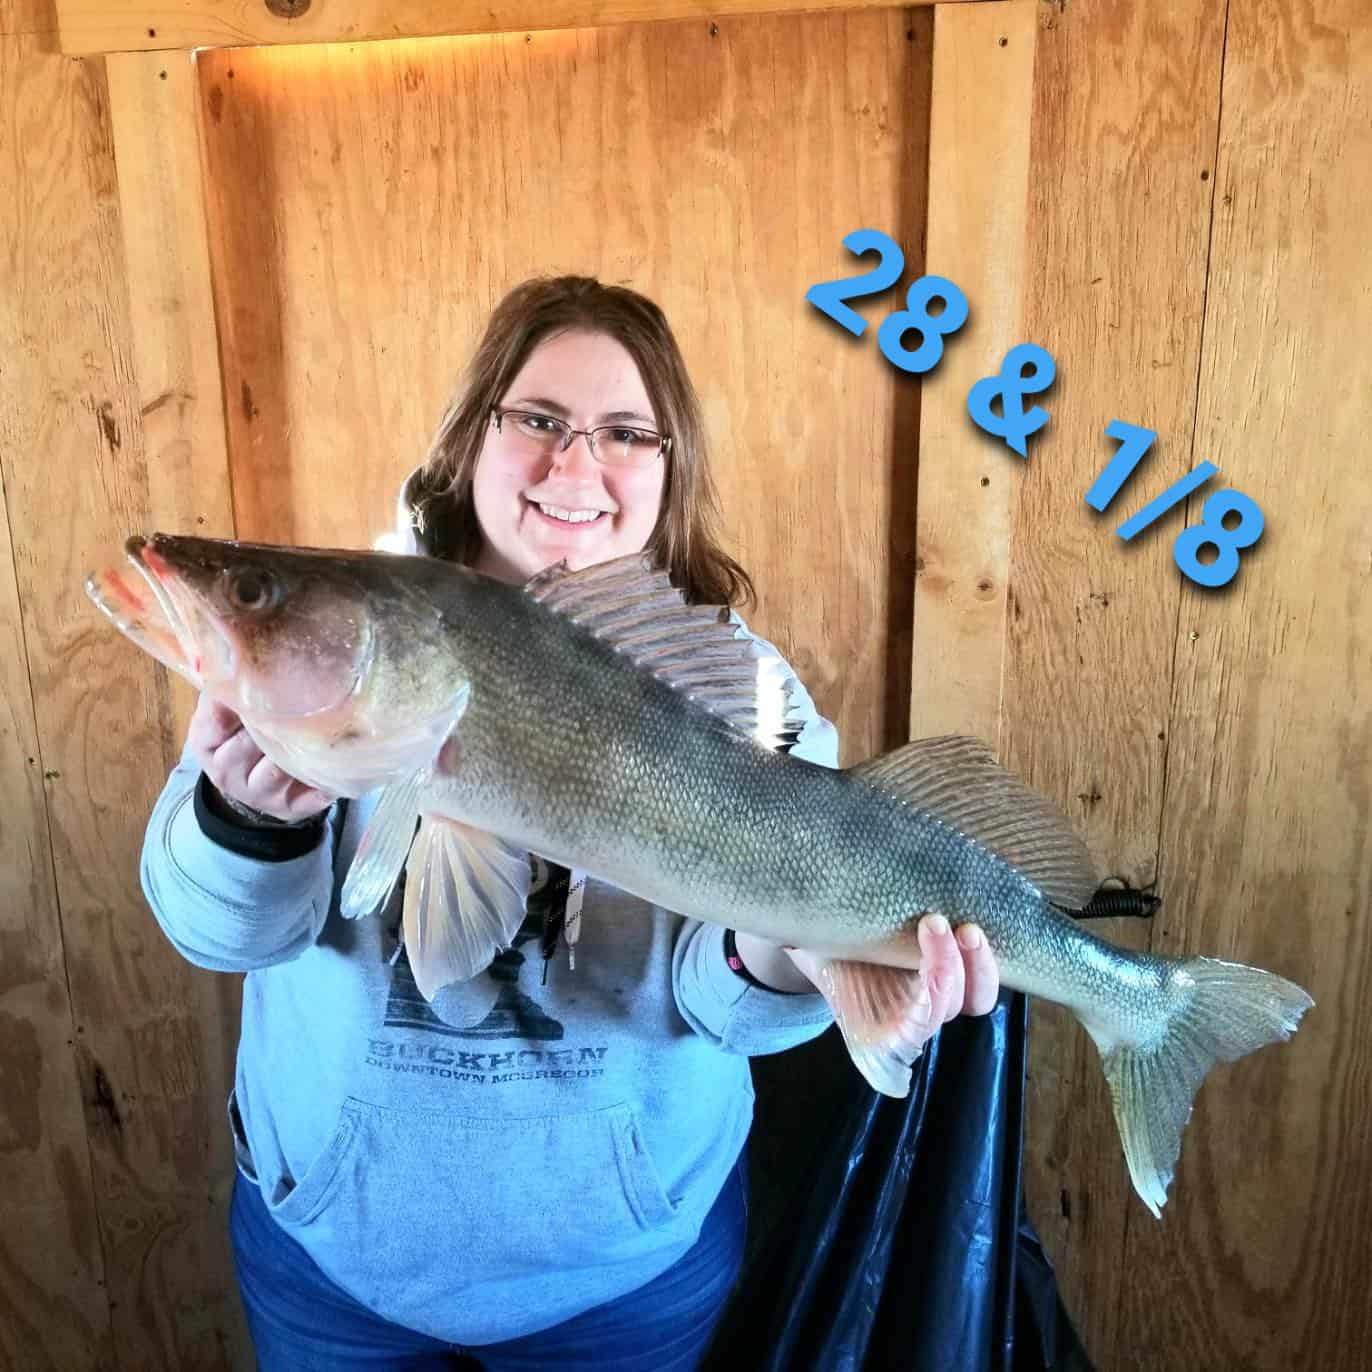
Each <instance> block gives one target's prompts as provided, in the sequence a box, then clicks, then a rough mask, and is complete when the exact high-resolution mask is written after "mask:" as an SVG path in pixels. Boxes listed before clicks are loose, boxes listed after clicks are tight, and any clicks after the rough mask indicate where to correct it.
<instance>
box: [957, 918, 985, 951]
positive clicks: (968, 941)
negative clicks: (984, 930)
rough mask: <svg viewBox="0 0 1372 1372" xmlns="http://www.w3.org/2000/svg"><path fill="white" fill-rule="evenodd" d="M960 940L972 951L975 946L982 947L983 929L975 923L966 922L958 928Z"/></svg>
mask: <svg viewBox="0 0 1372 1372" xmlns="http://www.w3.org/2000/svg"><path fill="white" fill-rule="evenodd" d="M958 942H959V943H960V944H962V946H963V947H964V948H966V949H967V951H968V952H969V953H970V952H971V951H972V949H973V948H980V947H981V930H980V929H978V928H977V927H976V925H975V924H964V925H963V926H962V928H961V929H959V930H958Z"/></svg>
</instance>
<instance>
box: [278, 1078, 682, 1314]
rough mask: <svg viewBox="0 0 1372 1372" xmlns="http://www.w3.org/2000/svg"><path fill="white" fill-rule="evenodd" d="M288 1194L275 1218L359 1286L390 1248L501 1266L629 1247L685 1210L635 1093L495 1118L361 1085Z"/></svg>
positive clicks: (406, 1259)
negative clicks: (577, 1107)
mask: <svg viewBox="0 0 1372 1372" xmlns="http://www.w3.org/2000/svg"><path fill="white" fill-rule="evenodd" d="M277 1194H278V1196H279V1197H280V1198H279V1199H277V1200H275V1201H273V1202H270V1203H269V1208H270V1209H271V1211H272V1213H273V1214H274V1215H275V1216H276V1218H277V1219H278V1220H279V1221H280V1222H281V1223H282V1224H284V1225H286V1226H287V1227H288V1228H290V1229H291V1230H293V1231H294V1232H295V1233H296V1236H297V1237H298V1238H299V1239H300V1241H301V1242H302V1243H304V1244H305V1245H306V1247H307V1248H308V1249H309V1250H310V1251H311V1252H312V1253H313V1254H314V1255H315V1256H316V1258H317V1259H318V1260H319V1261H320V1262H321V1265H323V1266H325V1267H326V1269H331V1270H332V1271H333V1272H334V1273H335V1276H336V1279H339V1278H341V1279H344V1282H345V1284H348V1282H347V1278H349V1277H352V1278H353V1284H354V1289H356V1283H357V1282H358V1281H362V1280H363V1279H364V1278H365V1276H366V1275H367V1273H368V1272H371V1273H372V1274H373V1275H374V1273H375V1270H376V1265H377V1263H378V1261H381V1262H384V1261H385V1257H384V1255H385V1253H386V1252H387V1250H388V1249H391V1250H395V1256H396V1257H397V1258H399V1259H400V1265H401V1266H402V1267H404V1266H407V1265H410V1264H413V1263H414V1262H415V1261H416V1260H417V1261H418V1262H419V1263H420V1264H421V1265H423V1264H424V1263H426V1262H429V1261H443V1262H445V1263H453V1262H457V1263H459V1264H460V1263H462V1262H463V1261H464V1259H468V1258H469V1259H471V1260H472V1261H474V1262H476V1263H479V1266H480V1268H481V1272H482V1276H483V1277H484V1278H486V1279H490V1278H495V1277H499V1276H501V1275H502V1274H509V1275H515V1274H518V1273H520V1272H528V1271H529V1270H530V1268H531V1267H534V1268H537V1266H538V1265H539V1264H540V1263H543V1262H547V1263H555V1264H556V1265H557V1266H559V1267H564V1268H565V1267H567V1266H572V1265H575V1264H577V1263H586V1264H588V1265H596V1264H599V1263H604V1262H606V1261H615V1260H616V1259H617V1258H622V1257H629V1256H630V1255H631V1254H632V1253H634V1252H637V1251H641V1250H642V1249H643V1247H644V1235H645V1234H647V1233H648V1232H649V1231H654V1230H660V1229H662V1228H663V1227H664V1226H668V1225H670V1224H671V1223H672V1221H673V1220H674V1219H675V1218H676V1217H677V1206H676V1205H675V1204H674V1203H673V1202H672V1200H671V1198H670V1197H669V1196H668V1195H667V1193H666V1190H665V1188H664V1187H663V1184H662V1179H661V1177H660V1175H659V1173H658V1170H657V1167H656V1165H655V1163H654V1162H653V1159H652V1157H651V1155H650V1154H649V1152H648V1149H647V1146H646V1144H645V1143H644V1140H643V1135H642V1131H641V1129H640V1128H639V1123H638V1120H637V1118H636V1116H635V1114H634V1112H633V1110H632V1108H631V1107H630V1106H628V1105H615V1106H611V1107H609V1108H608V1109H603V1110H595V1111H589V1112H585V1113H581V1114H573V1115H555V1116H538V1117H533V1118H523V1119H519V1118H516V1119H484V1118H471V1117H467V1116H462V1115H455V1114H449V1113H447V1112H441V1111H422V1110H392V1109H387V1108H386V1107H384V1106H379V1105H371V1104H368V1103H367V1102H365V1101H360V1100H356V1099H351V1098H350V1099H349V1100H347V1101H346V1102H345V1103H344V1106H343V1110H342V1113H341V1115H340V1117H339V1122H338V1127H337V1129H336V1130H335V1132H334V1135H333V1137H332V1138H331V1139H330V1141H329V1143H328V1145H327V1147H326V1148H325V1149H324V1151H323V1152H322V1153H321V1154H320V1156H319V1157H318V1158H317V1159H316V1160H315V1161H314V1162H313V1163H312V1164H311V1166H310V1167H309V1168H308V1169H307V1170H306V1172H305V1173H304V1175H303V1176H302V1177H301V1178H300V1180H299V1182H298V1183H297V1184H296V1185H295V1186H294V1187H292V1188H291V1189H290V1190H289V1191H288V1192H286V1194H284V1195H281V1194H280V1188H278V1190H277ZM664 1237H669V1238H670V1236H664ZM649 1246H653V1245H651V1244H650V1245H649ZM326 1254H327V1256H326ZM358 1263H360V1264H362V1265H363V1266H362V1267H361V1268H360V1269H359V1271H358V1272H356V1273H353V1272H350V1271H349V1270H348V1269H350V1268H352V1267H353V1266H354V1264H358Z"/></svg>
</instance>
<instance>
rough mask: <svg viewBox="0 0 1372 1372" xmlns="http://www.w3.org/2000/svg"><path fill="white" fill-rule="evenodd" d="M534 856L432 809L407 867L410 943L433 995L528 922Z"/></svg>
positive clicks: (413, 964)
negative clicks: (527, 914)
mask: <svg viewBox="0 0 1372 1372" xmlns="http://www.w3.org/2000/svg"><path fill="white" fill-rule="evenodd" d="M528 894H529V856H528V854H527V853H526V852H524V851H523V850H522V849H520V848H516V847H514V846H513V845H511V844H508V843H506V842H504V840H502V839H498V838H496V837H495V836H494V835H492V834H488V833H485V832H483V831H482V830H480V829H473V828H472V827H471V826H470V825H467V824H462V823H460V822H459V821H457V820H455V819H447V818H445V817H443V816H440V815H425V816H424V817H423V819H422V821H421V822H420V826H419V833H418V835H417V836H416V838H415V841H414V847H413V848H412V849H411V850H410V860H409V862H408V864H407V865H406V868H405V922H404V928H405V949H406V953H407V955H408V957H409V960H410V970H411V971H412V972H413V973H414V980H415V985H416V986H418V987H419V990H420V993H421V994H422V995H423V996H424V997H425V999H426V1000H432V999H433V997H434V995H435V994H436V993H437V992H438V991H439V990H440V989H441V988H442V987H444V986H448V985H450V984H451V983H453V982H462V981H468V980H470V979H471V978H472V977H474V976H476V974H477V973H478V972H482V971H484V970H485V969H486V968H487V967H489V966H490V965H491V961H492V959H493V958H494V957H495V955H496V954H497V953H499V952H500V951H501V949H503V948H508V947H509V946H510V944H511V943H512V942H513V941H514V936H515V935H516V934H517V933H518V932H519V926H520V925H521V924H522V923H523V922H524V907H525V900H526V898H527V896H528Z"/></svg>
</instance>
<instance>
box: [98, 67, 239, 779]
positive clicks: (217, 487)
mask: <svg viewBox="0 0 1372 1372" xmlns="http://www.w3.org/2000/svg"><path fill="white" fill-rule="evenodd" d="M106 72H107V77H108V81H109V92H110V122H111V126H112V129H113V133H114V149H115V159H116V164H117V167H118V174H119V215H120V224H121V226H122V229H123V240H124V270H125V275H126V278H127V280H128V287H129V315H130V323H131V330H130V337H131V341H132V345H133V355H134V370H135V375H136V377H137V387H138V411H139V415H140V418H141V421H142V430H143V454H144V461H145V464H146V468H147V480H148V522H149V524H150V525H151V526H152V527H153V528H157V529H165V530H171V531H175V532H177V533H198V534H203V535H204V536H205V537H208V538H232V537H233V532H234V530H233V507H232V500H231V496H230V490H229V459H228V448H227V444H226V439H225V426H224V397H223V394H222V392H221V389H220V374H219V348H218V341H217V337H216V332H215V320H214V296H213V290H212V287H211V285H210V256H209V241H208V230H207V227H206V222H205V214H206V207H205V191H204V185H203V182H202V178H201V174H200V134H199V109H200V91H199V84H198V82H197V81H196V75H195V63H194V60H193V59H192V58H191V56H190V55H189V54H188V53H164V54H159V53H122V54H117V55H115V56H113V57H110V58H109V59H108V60H107V61H106ZM166 678H167V688H166V689H167V690H168V691H169V692H170V694H171V707H170V714H171V724H170V731H171V734H172V738H173V739H174V740H175V741H176V743H177V744H178V745H179V743H180V741H181V740H182V739H184V738H185V736H186V729H187V726H188V725H189V722H190V716H191V712H192V711H193V710H194V709H195V704H196V700H197V695H196V692H195V691H194V690H193V689H192V688H191V687H190V686H189V685H188V684H187V683H186V682H185V681H184V680H183V679H182V678H181V677H179V676H176V675H175V674H172V673H167V674H166ZM178 751H179V747H178ZM172 761H174V759H172Z"/></svg>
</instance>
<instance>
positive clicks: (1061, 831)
mask: <svg viewBox="0 0 1372 1372" xmlns="http://www.w3.org/2000/svg"><path fill="white" fill-rule="evenodd" d="M853 771H854V773H855V774H857V775H859V776H861V777H862V778H863V779H864V780H865V781H868V782H870V783H871V784H872V785H874V786H876V787H878V788H879V789H880V790H882V791H885V792H886V793H887V794H888V795H891V796H894V797H895V798H896V799H898V800H901V801H903V802H905V803H906V804H907V805H910V806H911V807H913V808H914V809H916V810H919V811H921V812H922V813H924V814H928V815H930V816H931V817H933V818H934V819H937V820H940V821H941V822H942V823H944V824H947V825H949V826H950V827H951V828H953V829H956V830H957V831H958V833H960V834H962V835H964V836H965V837H967V838H970V839H974V840H975V841H976V842H977V843H980V844H981V845H982V847H984V848H988V849H990V851H991V852H993V853H995V854H996V855H997V856H998V857H1000V858H1003V859H1004V860H1005V861H1006V862H1008V863H1011V864H1012V865H1013V866H1015V867H1017V868H1018V869H1019V870H1020V871H1021V872H1022V873H1023V874H1024V875H1025V876H1026V877H1027V878H1028V879H1029V880H1030V881H1032V882H1033V883H1034V885H1035V886H1037V887H1038V888H1039V889H1040V890H1041V891H1042V892H1043V894H1044V895H1045V896H1047V897H1048V899H1049V900H1051V901H1053V902H1055V903H1056V904H1058V905H1061V906H1063V907H1064V908H1065V909H1068V910H1079V909H1081V907H1082V906H1084V905H1085V904H1086V902H1087V901H1088V900H1090V899H1091V896H1092V895H1093V893H1094V892H1095V890H1096V887H1097V886H1098V885H1099V883H1098V881H1097V879H1096V872H1095V867H1094V866H1093V864H1092V862H1091V854H1090V853H1089V852H1088V851H1087V849H1086V845H1085V844H1084V843H1083V842H1082V841H1081V839H1079V838H1078V837H1077V835H1076V834H1075V833H1074V832H1073V830H1072V826H1071V824H1070V823H1069V822H1068V820H1067V818H1066V816H1065V815H1063V814H1062V813H1061V811H1059V810H1058V809H1057V807H1056V806H1054V805H1053V804H1052V803H1051V802H1050V801H1049V800H1048V799H1047V798H1046V797H1045V796H1042V795H1040V794H1039V793H1038V792H1037V791H1035V790H1032V789H1031V788H1030V787H1029V786H1027V785H1026V784H1025V783H1024V782H1023V781H1021V780H1020V779H1019V777H1017V776H1015V775H1014V773H1013V772H1009V771H1007V770H1006V769H1005V768H1004V767H1002V766H1001V765H1000V764H999V763H998V762H997V761H996V760H995V757H994V755H993V754H992V752H991V750H990V748H988V747H987V746H986V744H984V743H983V742H982V741H981V740H980V739H977V738H967V737H963V736H961V735H957V734H948V735H945V736H944V737H942V738H922V739H919V740H918V741H917V742H915V743H907V744H906V745H905V746H904V747H903V748H897V749H896V750H895V751H894V752H890V753H886V754H884V755H882V756H881V757H877V758H872V759H870V760H869V761H867V762H864V763H862V764H860V765H859V766H857V767H855V768H853Z"/></svg>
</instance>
